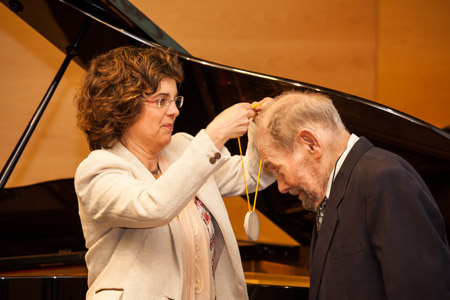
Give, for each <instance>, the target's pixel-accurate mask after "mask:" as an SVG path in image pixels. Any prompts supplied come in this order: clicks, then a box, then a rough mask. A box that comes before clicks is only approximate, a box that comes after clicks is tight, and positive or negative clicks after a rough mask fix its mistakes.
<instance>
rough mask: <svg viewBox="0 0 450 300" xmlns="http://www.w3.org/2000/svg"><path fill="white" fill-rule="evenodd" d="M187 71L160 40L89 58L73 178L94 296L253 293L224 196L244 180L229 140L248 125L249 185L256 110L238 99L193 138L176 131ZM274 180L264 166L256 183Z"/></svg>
mask: <svg viewBox="0 0 450 300" xmlns="http://www.w3.org/2000/svg"><path fill="white" fill-rule="evenodd" d="M182 79H183V72H182V67H181V66H180V64H179V62H178V60H177V58H176V56H175V55H173V54H171V53H170V52H168V51H163V50H159V49H156V48H136V47H121V48H118V49H114V50H112V51H110V52H108V53H106V54H103V55H100V56H99V57H97V58H95V59H94V60H93V61H92V62H91V66H90V69H89V70H88V73H87V75H86V78H85V80H84V82H83V85H82V88H81V91H80V92H79V94H78V95H77V97H76V103H77V108H78V113H77V118H78V124H79V127H80V128H81V129H82V130H83V131H84V132H85V133H86V135H87V139H88V142H89V146H90V149H91V150H92V152H91V153H90V155H89V156H88V157H87V158H86V159H85V160H84V161H83V162H82V163H81V164H80V166H79V167H78V169H77V172H76V175H75V188H76V192H77V195H78V199H79V214H80V218H81V223H82V226H83V232H84V237H85V239H86V246H87V248H88V252H87V254H86V263H87V267H88V271H89V275H88V285H89V290H88V292H87V299H123V300H125V299H132V300H136V299H218V300H219V299H227V300H229V299H246V298H247V290H246V283H245V280H244V274H243V270H242V264H241V260H240V255H239V250H238V246H237V242H236V239H235V237H234V233H233V230H232V227H231V224H230V221H229V219H228V215H227V211H226V208H225V206H224V203H223V200H222V196H224V197H228V196H233V195H242V194H244V193H245V186H244V180H243V175H242V167H241V161H240V157H239V156H231V155H230V153H229V152H228V150H227V149H226V148H225V147H224V144H225V142H226V141H227V140H229V139H231V138H236V137H238V136H241V135H243V134H244V133H245V132H246V131H247V129H250V130H249V132H248V135H249V145H248V146H247V153H246V157H245V158H244V161H245V170H246V172H247V173H248V174H247V175H246V178H247V185H248V188H249V191H254V190H255V186H256V178H257V173H258V167H259V157H258V154H257V151H256V145H255V140H254V139H253V137H254V130H255V128H253V127H254V126H255V125H253V122H251V121H249V120H250V119H251V118H254V117H256V115H257V110H256V109H252V108H251V105H250V104H249V103H239V104H236V105H234V106H232V107H230V108H228V109H227V110H225V111H223V112H222V113H221V114H219V115H218V116H217V117H216V118H215V119H214V120H213V121H212V122H211V123H210V124H209V125H208V126H207V127H206V129H204V130H201V131H200V132H199V133H198V134H197V135H196V136H195V137H192V136H190V135H188V134H185V133H178V134H175V135H173V136H172V131H173V128H174V122H175V119H176V118H177V116H178V115H179V113H180V111H179V109H180V108H181V106H182V104H183V101H184V99H183V97H182V96H180V95H178V92H177V84H179V83H180V82H181V81H182ZM187 101H189V100H187ZM249 125H250V128H249ZM273 181H274V177H273V176H272V174H271V173H266V172H265V171H264V170H263V171H262V174H261V178H260V183H259V186H260V187H261V188H264V187H266V186H268V185H269V184H271V183H272V182H273Z"/></svg>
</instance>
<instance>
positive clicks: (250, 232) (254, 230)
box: [238, 137, 262, 241]
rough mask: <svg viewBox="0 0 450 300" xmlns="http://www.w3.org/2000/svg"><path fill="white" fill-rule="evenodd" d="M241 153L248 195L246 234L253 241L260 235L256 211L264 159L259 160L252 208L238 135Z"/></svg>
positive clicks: (245, 222)
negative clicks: (251, 206)
mask: <svg viewBox="0 0 450 300" xmlns="http://www.w3.org/2000/svg"><path fill="white" fill-rule="evenodd" d="M238 143H239V153H240V154H241V163H242V173H243V175H244V184H245V193H246V195H247V204H248V212H247V213H246V214H245V219H244V230H245V235H246V236H247V238H248V239H249V240H251V241H256V240H257V239H258V237H259V231H260V225H259V217H258V214H257V213H256V211H255V208H256V197H257V196H258V186H259V177H260V175H261V165H262V160H260V161H259V170H258V179H257V181H256V191H255V199H254V200H253V209H251V208H250V197H249V195H248V189H247V180H246V179H245V169H244V159H243V157H242V147H241V139H240V138H239V137H238Z"/></svg>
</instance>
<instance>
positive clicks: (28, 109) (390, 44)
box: [0, 0, 450, 187]
mask: <svg viewBox="0 0 450 300" xmlns="http://www.w3.org/2000/svg"><path fill="white" fill-rule="evenodd" d="M131 2H132V3H133V4H134V5H136V6H137V7H138V8H139V9H140V10H141V11H142V12H144V13H145V14H146V15H147V16H148V17H149V18H150V19H152V20H153V21H154V22H155V23H156V24H158V25H159V26H160V27H161V28H162V29H163V30H164V31H166V32H167V33H168V34H169V35H170V36H171V37H172V38H174V39H175V40H176V41H177V42H178V43H180V44H181V45H182V46H183V47H184V48H185V49H187V50H188V51H189V52H190V53H191V54H192V55H194V56H197V57H199V58H203V59H206V60H210V61H214V62H217V63H221V64H225V65H229V66H233V67H238V68H242V69H246V70H251V71H255V72H261V73H264V74H270V75H276V76H281V77H284V78H289V79H294V80H299V81H303V82H308V83H312V84H316V85H320V86H324V87H327V88H332V89H336V90H339V91H343V92H347V93H350V94H354V95H357V96H360V97H363V98H367V99H369V100H373V101H376V102H379V103H382V104H384V105H387V106H389V107H391V108H395V109H398V110H400V111H402V112H405V113H408V114H410V115H412V116H414V117H417V118H419V119H422V120H424V121H426V122H428V123H430V124H432V125H434V126H437V127H444V126H446V125H450V117H449V115H450V104H449V98H450V97H449V95H448V91H447V88H448V86H449V81H450V55H449V53H450V20H449V13H450V2H449V1H448V0H427V1H424V0H409V1H406V0H397V1H389V0H366V1H358V0H333V1H331V0H289V1H288V0H280V1H276V2H274V1H268V0H260V1H235V0H230V1H217V0H213V1H203V0H198V1H181V0H173V1H146V0H134V1H131ZM0 45H1V46H0V105H1V109H0V140H1V144H0V166H3V165H4V164H5V163H6V161H7V159H8V157H9V155H10V154H11V152H12V150H13V149H14V147H15V145H16V143H17V141H18V140H19V138H20V136H21V135H22V133H23V131H24V129H25V128H26V126H27V124H28V122H29V120H30V118H31V117H32V115H33V113H34V111H35V109H36V108H37V106H38V104H39V103H40V101H41V100H42V98H43V96H44V94H45V92H46V90H47V89H48V87H49V85H50V82H51V81H52V79H53V78H54V76H55V74H56V72H57V70H58V68H59V66H60V65H61V63H62V61H63V60H64V54H63V53H61V52H60V51H59V50H57V49H56V48H55V47H54V46H53V45H51V44H50V43H49V42H48V41H47V40H45V39H44V38H43V37H41V36H40V35H39V34H38V33H36V32H35V31H34V29H32V28H30V27H29V26H28V25H27V24H25V23H24V22H23V21H22V20H21V19H20V18H18V17H17V16H16V15H14V14H13V13H12V12H11V11H10V10H9V9H8V8H6V7H5V6H4V5H0ZM83 72H84V71H83V70H82V69H81V68H80V67H78V65H76V64H74V63H71V64H70V66H69V68H68V70H67V71H66V74H65V76H64V77H63V80H62V81H61V83H60V85H59V86H58V88H57V90H56V92H55V94H54V96H53V98H52V100H51V102H50V104H49V106H48V107H47V109H46V111H45V113H44V115H43V117H42V119H41V121H40V123H39V125H38V127H37V128H36V131H35V133H34V134H33V136H32V138H31V140H30V142H29V144H28V145H27V147H26V149H25V151H24V153H23V155H22V157H21V159H20V160H19V163H18V165H17V167H16V169H15V170H14V172H13V173H12V175H11V178H10V180H9V181H8V184H7V186H9V187H12V186H21V185H27V184H32V183H37V182H42V181H46V180H53V179H58V178H68V177H73V174H74V172H75V169H76V167H77V165H78V164H79V162H80V161H81V160H82V159H83V158H84V157H85V156H86V155H87V154H88V148H87V145H86V142H85V139H84V136H82V135H81V133H80V132H79V131H78V129H77V128H76V125H75V111H74V107H73V101H72V99H73V95H74V93H75V91H76V89H77V87H78V85H79V82H80V80H81V77H82V75H83ZM412 134H413V133H412Z"/></svg>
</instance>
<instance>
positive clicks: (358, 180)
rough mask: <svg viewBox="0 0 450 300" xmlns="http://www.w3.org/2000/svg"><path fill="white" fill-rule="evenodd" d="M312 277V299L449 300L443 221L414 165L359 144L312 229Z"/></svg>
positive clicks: (365, 143) (449, 259)
mask: <svg viewBox="0 0 450 300" xmlns="http://www.w3.org/2000/svg"><path fill="white" fill-rule="evenodd" d="M310 276H311V288H310V300H312V299H314V300H315V299H333V300H336V299H337V300H341V299H354V300H370V299H377V300H378V299H396V300H400V299H408V300H413V299H420V300H422V299H430V300H431V299H433V300H444V299H450V251H449V246H448V241H447V238H446V234H445V225H444V220H443V218H442V215H441V213H440V211H439V209H438V207H437V205H436V203H435V201H434V199H433V196H432V195H431V193H430V191H429V190H428V188H427V187H426V185H425V183H424V182H423V180H422V179H421V178H420V176H419V174H418V173H417V172H416V171H415V170H414V169H413V168H412V166H411V165H409V164H408V163H407V162H406V161H405V160H403V159H402V158H400V157H399V156H397V155H395V154H393V153H390V152H388V151H385V150H382V149H380V148H376V147H374V146H373V145H372V144H371V143H370V142H369V141H368V140H367V139H365V138H364V137H362V138H360V140H359V141H358V142H357V143H356V144H355V145H354V147H353V148H352V150H351V151H350V153H349V154H348V156H347V157H346V159H345V161H344V163H343V165H342V167H341V169H340V171H339V173H338V174H337V176H336V179H335V180H334V182H333V185H332V188H331V192H330V197H329V199H328V202H327V207H326V211H325V216H324V219H323V223H322V226H321V229H320V233H319V234H317V231H316V230H315V229H314V232H313V238H312V243H311V266H310Z"/></svg>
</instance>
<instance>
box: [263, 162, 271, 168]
mask: <svg viewBox="0 0 450 300" xmlns="http://www.w3.org/2000/svg"><path fill="white" fill-rule="evenodd" d="M270 166H272V163H271V162H270V161H263V167H264V168H266V169H269V168H270Z"/></svg>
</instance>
